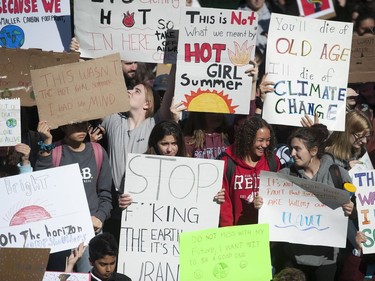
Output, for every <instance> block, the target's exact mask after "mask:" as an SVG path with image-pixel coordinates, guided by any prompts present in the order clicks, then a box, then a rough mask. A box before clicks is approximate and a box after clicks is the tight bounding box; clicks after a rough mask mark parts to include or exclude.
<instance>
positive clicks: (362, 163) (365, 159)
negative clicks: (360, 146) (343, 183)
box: [348, 151, 374, 180]
mask: <svg viewBox="0 0 375 281" xmlns="http://www.w3.org/2000/svg"><path fill="white" fill-rule="evenodd" d="M358 161H359V163H357V164H355V165H354V166H353V168H351V169H350V170H349V171H348V173H349V176H350V177H351V178H352V180H354V174H355V173H358V172H361V171H368V170H373V169H374V167H373V166H372V162H371V159H370V155H369V154H368V152H367V151H366V153H365V154H363V156H362V157H361V158H359V159H358Z"/></svg>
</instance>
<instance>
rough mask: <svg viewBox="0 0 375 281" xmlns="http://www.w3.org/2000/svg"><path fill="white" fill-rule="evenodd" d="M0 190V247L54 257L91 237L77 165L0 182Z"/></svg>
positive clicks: (18, 176)
mask: <svg viewBox="0 0 375 281" xmlns="http://www.w3.org/2000/svg"><path fill="white" fill-rule="evenodd" d="M66 175H69V176H68V177H67V176H66ZM0 186H1V187H2V188H0V201H1V206H2V207H1V209H0V215H1V217H2V218H3V219H2V220H1V221H0V247H8V248H9V247H13V248H14V247H26V248H51V253H54V252H59V251H63V250H67V249H73V248H75V247H77V245H79V243H81V242H85V244H87V243H88V241H89V240H90V239H91V238H92V237H94V230H93V227H92V222H91V216H90V212H89V208H88V204H87V199H86V195H85V190H84V187H83V182H82V176H81V173H80V170H79V167H78V164H73V165H68V166H63V167H58V168H53V169H47V170H42V171H38V172H33V173H25V174H20V175H17V176H12V177H6V178H0ZM72 194H74V196H72Z"/></svg>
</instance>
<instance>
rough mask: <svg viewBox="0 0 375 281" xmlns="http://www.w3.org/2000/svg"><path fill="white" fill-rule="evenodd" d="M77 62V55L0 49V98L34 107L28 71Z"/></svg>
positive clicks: (35, 50) (33, 50) (36, 50)
mask: <svg viewBox="0 0 375 281" xmlns="http://www.w3.org/2000/svg"><path fill="white" fill-rule="evenodd" d="M78 60H79V53H56V52H45V51H42V50H38V49H28V50H23V49H7V48H0V73H1V75H0V98H20V99H21V105H22V106H33V105H36V103H35V98H34V92H33V87H32V85H31V77H30V70H32V69H39V68H44V67H49V66H54V65H60V64H66V63H72V62H78Z"/></svg>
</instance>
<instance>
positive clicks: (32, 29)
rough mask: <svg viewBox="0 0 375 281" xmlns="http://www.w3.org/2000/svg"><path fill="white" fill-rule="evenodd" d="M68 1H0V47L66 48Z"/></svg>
mask: <svg viewBox="0 0 375 281" xmlns="http://www.w3.org/2000/svg"><path fill="white" fill-rule="evenodd" d="M71 37H72V35H71V18H70V3H69V1H63V0H24V1H12V0H3V1H1V3H0V47H5V48H23V49H28V48H39V49H42V50H46V51H56V52H62V51H64V50H65V51H68V50H69V43H70V40H71Z"/></svg>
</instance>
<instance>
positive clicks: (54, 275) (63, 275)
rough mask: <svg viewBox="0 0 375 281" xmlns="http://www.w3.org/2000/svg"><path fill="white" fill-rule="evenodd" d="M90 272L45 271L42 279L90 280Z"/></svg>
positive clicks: (58, 280)
mask: <svg viewBox="0 0 375 281" xmlns="http://www.w3.org/2000/svg"><path fill="white" fill-rule="evenodd" d="M90 280H91V275H90V273H77V272H55V271H46V272H45V273H44V277H43V280H42V281H90Z"/></svg>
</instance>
